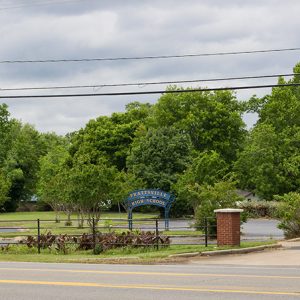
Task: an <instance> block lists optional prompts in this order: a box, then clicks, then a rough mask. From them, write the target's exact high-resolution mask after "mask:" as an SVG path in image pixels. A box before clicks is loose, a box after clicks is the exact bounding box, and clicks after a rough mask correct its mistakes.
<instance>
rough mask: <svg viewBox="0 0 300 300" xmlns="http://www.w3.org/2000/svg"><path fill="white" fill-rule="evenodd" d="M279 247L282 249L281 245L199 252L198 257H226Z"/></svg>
mask: <svg viewBox="0 0 300 300" xmlns="http://www.w3.org/2000/svg"><path fill="white" fill-rule="evenodd" d="M281 247H282V245H280V244H275V245H265V246H256V247H249V248H242V249H228V250H216V251H204V252H201V254H200V255H201V256H215V255H226V254H245V253H251V252H258V251H263V250H266V249H278V248H281Z"/></svg>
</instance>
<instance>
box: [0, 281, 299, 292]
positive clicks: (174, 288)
mask: <svg viewBox="0 0 300 300" xmlns="http://www.w3.org/2000/svg"><path fill="white" fill-rule="evenodd" d="M0 283H7V284H20V285H51V286H76V287H98V288H115V289H146V290H161V291H190V292H206V293H235V294H256V295H286V296H300V293H296V292H284V291H249V290H230V289H228V290H227V289H208V288H200V287H199V288H197V287H188V286H187V287H180V286H166V287H162V286H159V285H116V284H105V283H93V282H59V281H53V282H52V281H32V280H0Z"/></svg>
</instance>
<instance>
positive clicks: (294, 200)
mask: <svg viewBox="0 0 300 300" xmlns="http://www.w3.org/2000/svg"><path fill="white" fill-rule="evenodd" d="M275 199H276V200H278V201H280V205H279V216H280V218H281V222H280V224H279V226H278V227H279V228H281V229H282V230H283V231H284V235H285V237H286V238H296V237H299V235H300V194H299V193H295V192H290V193H288V194H284V195H283V196H275Z"/></svg>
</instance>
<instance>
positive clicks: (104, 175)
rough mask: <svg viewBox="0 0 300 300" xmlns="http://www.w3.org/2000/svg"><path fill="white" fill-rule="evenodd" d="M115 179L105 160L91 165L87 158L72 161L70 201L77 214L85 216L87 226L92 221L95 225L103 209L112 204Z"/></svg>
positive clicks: (114, 172)
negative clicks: (71, 200) (87, 222)
mask: <svg viewBox="0 0 300 300" xmlns="http://www.w3.org/2000/svg"><path fill="white" fill-rule="evenodd" d="M115 177H116V168H115V167H114V166H109V165H108V164H107V162H106V161H105V159H101V160H99V161H98V163H97V164H93V163H91V161H90V158H89V157H87V156H79V157H76V158H75V160H73V165H72V168H71V169H70V170H69V178H68V179H69V181H70V184H71V187H72V189H71V190H70V197H69V198H70V199H73V201H74V202H75V206H76V207H77V210H78V212H79V213H80V214H81V216H82V220H83V216H84V215H87V216H88V221H89V224H90V225H92V219H94V220H95V222H96V224H97V223H98V221H99V219H100V215H101V212H102V211H103V209H107V208H109V207H110V206H111V204H112V196H111V194H112V192H113V191H112V188H113V182H114V180H115Z"/></svg>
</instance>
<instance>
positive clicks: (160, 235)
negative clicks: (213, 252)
mask: <svg viewBox="0 0 300 300" xmlns="http://www.w3.org/2000/svg"><path fill="white" fill-rule="evenodd" d="M129 221H130V220H128V219H116V218H114V219H113V218H112V219H100V220H99V221H98V222H96V220H95V219H89V220H88V219H84V220H77V219H70V220H66V219H64V220H60V222H57V221H55V220H42V219H37V220H0V246H2V247H4V246H7V245H24V244H26V243H27V245H28V243H29V242H30V240H31V241H32V245H33V246H36V247H37V249H38V253H40V252H41V248H43V247H44V246H45V241H43V239H44V237H45V236H46V235H47V234H48V236H49V237H50V236H51V237H52V238H59V239H63V238H64V239H65V240H64V243H65V244H64V245H66V244H68V245H70V244H77V245H78V244H79V243H82V239H83V238H85V239H86V240H87V241H86V242H87V243H90V244H91V249H94V251H95V250H96V248H97V247H99V245H100V246H101V238H100V237H103V236H104V235H105V234H111V233H116V234H122V233H123V234H124V233H129V232H130V231H129V229H128V222H129ZM132 224H133V227H132V231H131V232H133V233H143V232H148V233H149V232H150V233H151V234H152V239H155V241H154V243H151V244H148V243H143V242H139V243H135V244H134V246H135V247H139V246H140V247H150V246H151V247H154V248H155V249H159V248H160V246H164V245H162V241H163V239H168V240H169V243H170V245H205V246H206V247H207V246H208V245H209V244H216V225H215V224H216V221H215V219H212V218H207V219H205V220H203V224H202V225H200V226H195V225H194V221H193V220H191V219H170V222H169V230H168V231H165V229H164V225H165V220H164V219H158V218H147V219H142V218H137V219H133V220H132ZM28 241H29V242H28ZM108 244H109V242H108ZM113 246H118V247H122V246H127V245H126V243H125V242H124V241H123V240H122V243H119V244H117V243H115V242H114V244H113ZM129 246H130V245H129Z"/></svg>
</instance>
